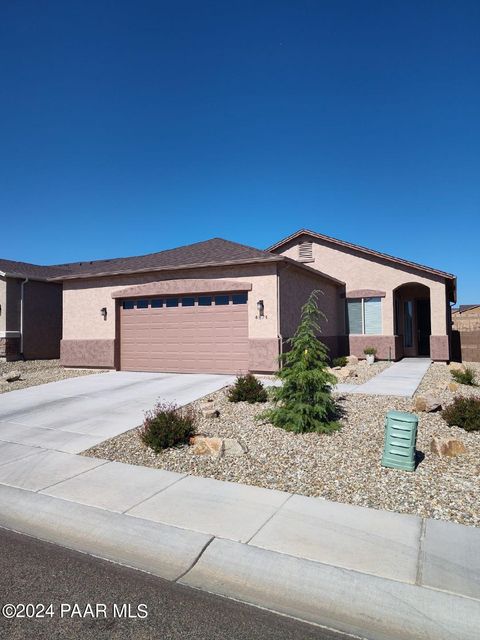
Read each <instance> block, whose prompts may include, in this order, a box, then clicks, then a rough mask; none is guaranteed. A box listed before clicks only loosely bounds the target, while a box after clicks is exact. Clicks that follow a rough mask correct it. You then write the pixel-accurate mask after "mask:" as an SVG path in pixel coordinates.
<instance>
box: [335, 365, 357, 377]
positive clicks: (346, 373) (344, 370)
mask: <svg viewBox="0 0 480 640" xmlns="http://www.w3.org/2000/svg"><path fill="white" fill-rule="evenodd" d="M335 375H336V376H337V378H338V379H340V380H346V379H347V378H350V377H351V376H353V375H355V372H354V371H353V369H352V368H350V367H340V368H339V369H338V371H337V370H335Z"/></svg>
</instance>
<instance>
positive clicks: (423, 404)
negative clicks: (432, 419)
mask: <svg viewBox="0 0 480 640" xmlns="http://www.w3.org/2000/svg"><path fill="white" fill-rule="evenodd" d="M441 408H442V403H441V402H440V400H439V399H438V398H436V397H435V396H434V395H433V393H426V394H425V395H424V396H418V397H417V398H415V403H414V411H416V412H425V413H432V412H433V411H439V410H440V409H441Z"/></svg>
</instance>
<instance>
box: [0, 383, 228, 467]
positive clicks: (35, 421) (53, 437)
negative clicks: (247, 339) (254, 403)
mask: <svg viewBox="0 0 480 640" xmlns="http://www.w3.org/2000/svg"><path fill="white" fill-rule="evenodd" d="M233 379H234V376H224V375H208V374H179V373H130V372H120V371H111V372H108V373H101V374H96V375H91V376H82V377H79V378H69V379H68V380H61V381H59V382H51V383H49V384H44V385H40V386H37V387H30V388H28V389H20V390H18V391H11V392H9V393H5V394H2V395H0V450H1V449H3V450H4V452H5V453H6V451H5V447H6V444H5V443H15V444H17V445H28V447H41V448H42V449H53V450H56V451H63V452H66V453H79V452H80V451H84V450H85V449H88V448H89V447H92V446H94V445H95V444H98V443H99V442H102V441H103V440H106V439H107V438H112V437H113V436H116V435H118V434H119V433H123V432H124V431H128V430H129V429H133V428H134V427H136V426H138V425H139V424H141V422H142V420H143V417H144V412H145V411H146V410H148V409H151V408H152V407H153V405H154V404H155V403H156V402H157V401H158V400H163V401H167V402H175V403H176V404H179V405H184V404H187V403H189V402H192V401H193V400H197V399H198V398H201V397H202V396H204V395H206V394H208V393H212V392H213V391H217V390H218V389H220V388H222V387H223V386H225V385H227V384H230V382H231V381H232V380H233ZM15 444H10V446H9V447H8V449H9V456H11V457H12V459H13V458H14V457H15V456H17V457H18V456H20V457H23V456H22V452H24V451H27V450H28V447H18V446H17V447H15Z"/></svg>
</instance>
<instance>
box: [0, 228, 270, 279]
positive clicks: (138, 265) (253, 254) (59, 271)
mask: <svg viewBox="0 0 480 640" xmlns="http://www.w3.org/2000/svg"><path fill="white" fill-rule="evenodd" d="M279 259H280V258H279V256H277V255H275V254H272V253H270V252H268V251H262V250H261V249H255V248H254V247H248V246H246V245H243V244H238V243H237V242H231V241H230V240H223V239H222V238H212V239H211V240H206V241H204V242H196V243H194V244H189V245H185V246H183V247H177V248H175V249H167V250H166V251H159V252H157V253H150V254H147V255H143V256H132V257H128V258H112V259H109V260H92V261H87V262H72V263H67V264H59V265H51V266H40V265H33V264H28V263H26V262H14V261H11V260H0V271H3V272H6V273H8V274H9V275H16V276H19V277H31V278H39V279H48V280H63V279H71V278H88V277H92V276H100V275H113V274H121V273H132V272H142V271H152V270H153V271H155V270H160V269H178V268H181V267H184V268H185V267H192V266H206V265H215V264H225V263H230V262H232V263H242V262H277V261H278V260H279Z"/></svg>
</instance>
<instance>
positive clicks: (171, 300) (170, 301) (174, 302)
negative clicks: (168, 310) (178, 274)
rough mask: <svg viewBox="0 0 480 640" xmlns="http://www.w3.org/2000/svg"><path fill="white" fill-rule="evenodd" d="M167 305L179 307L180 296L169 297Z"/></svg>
mask: <svg viewBox="0 0 480 640" xmlns="http://www.w3.org/2000/svg"><path fill="white" fill-rule="evenodd" d="M166 305H167V307H178V298H167V299H166Z"/></svg>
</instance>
